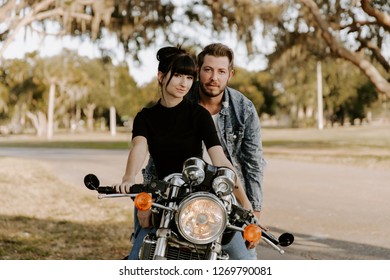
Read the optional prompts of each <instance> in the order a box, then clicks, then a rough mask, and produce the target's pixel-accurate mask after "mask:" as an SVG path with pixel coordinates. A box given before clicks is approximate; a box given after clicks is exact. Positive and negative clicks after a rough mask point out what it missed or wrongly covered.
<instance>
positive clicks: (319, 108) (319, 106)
mask: <svg viewBox="0 0 390 280" xmlns="http://www.w3.org/2000/svg"><path fill="white" fill-rule="evenodd" d="M317 111H318V129H319V130H322V129H323V128H324V115H323V103H322V67H321V61H318V62H317Z"/></svg>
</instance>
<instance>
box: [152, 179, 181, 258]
mask: <svg viewBox="0 0 390 280" xmlns="http://www.w3.org/2000/svg"><path fill="white" fill-rule="evenodd" d="M164 180H167V181H168V180H169V181H170V183H171V184H172V185H173V186H174V187H173V188H172V190H171V193H170V195H169V197H177V194H178V193H179V190H180V186H181V185H183V184H184V181H183V179H182V178H181V174H173V175H171V176H170V177H168V178H165V179H164ZM173 210H176V202H170V203H169V204H168V207H167V208H166V209H165V210H164V213H163V215H162V219H161V222H160V227H159V228H158V230H157V232H156V235H157V243H156V250H155V252H154V257H153V259H154V260H166V259H167V257H166V256H165V255H166V251H167V247H168V238H169V237H170V236H171V233H172V230H171V229H170V227H169V225H170V222H171V220H172V218H173V217H172V216H173Z"/></svg>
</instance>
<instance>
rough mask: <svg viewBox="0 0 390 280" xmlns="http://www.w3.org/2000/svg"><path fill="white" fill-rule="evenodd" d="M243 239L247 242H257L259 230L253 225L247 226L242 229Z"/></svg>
mask: <svg viewBox="0 0 390 280" xmlns="http://www.w3.org/2000/svg"><path fill="white" fill-rule="evenodd" d="M244 239H245V240H246V241H248V242H257V241H259V240H260V239H261V228H260V227H259V226H256V225H255V224H250V225H247V226H246V227H245V229H244Z"/></svg>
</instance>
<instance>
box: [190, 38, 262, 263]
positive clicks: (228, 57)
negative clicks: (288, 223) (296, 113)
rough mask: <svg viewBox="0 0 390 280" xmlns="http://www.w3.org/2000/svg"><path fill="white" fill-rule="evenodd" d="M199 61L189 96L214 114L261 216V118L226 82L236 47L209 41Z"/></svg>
mask: <svg viewBox="0 0 390 280" xmlns="http://www.w3.org/2000/svg"><path fill="white" fill-rule="evenodd" d="M197 64H198V79H199V82H198V83H197V84H196V85H195V86H194V89H193V90H192V91H190V93H188V95H187V97H188V98H190V99H191V100H193V101H194V102H197V103H199V104H200V105H202V106H203V107H205V108H206V109H207V110H208V111H209V112H210V114H211V115H212V116H213V119H214V121H215V124H216V127H217V131H218V133H219V136H220V140H221V143H222V147H223V148H224V151H225V154H226V156H227V157H228V158H229V159H230V161H231V162H232V163H233V166H234V167H235V169H236V171H237V173H238V176H239V177H240V179H241V181H242V182H243V184H244V186H245V189H246V194H247V196H248V198H249V200H250V202H251V204H252V207H253V209H254V214H255V215H256V217H257V219H258V220H260V211H261V206H262V202H263V192H262V185H263V170H264V167H265V160H264V159H263V148H262V141H261V128H260V121H259V118H258V115H257V112H256V109H255V107H254V105H253V103H252V102H251V101H250V100H249V99H248V98H246V97H245V96H244V95H243V94H242V93H240V92H239V91H237V90H235V89H232V88H229V87H228V86H227V85H228V82H229V80H230V79H231V78H232V77H233V75H234V70H233V67H234V54H233V51H232V50H231V49H230V48H229V47H227V46H226V45H223V44H219V43H215V44H210V45H208V46H206V47H205V48H204V49H203V50H202V51H201V52H200V53H199V54H198V59H197ZM237 234H238V233H237ZM237 234H236V235H237ZM241 239H242V238H241ZM233 247H234V244H233V242H231V243H230V244H228V245H227V246H225V247H224V249H225V250H226V251H227V252H228V253H229V255H230V257H231V258H232V259H242V258H245V259H246V258H248V256H247V255H245V254H244V255H242V254H239V253H238V252H237V250H235V249H233ZM248 249H251V250H250V254H251V257H249V258H250V259H252V258H253V259H256V258H257V257H256V251H255V248H248ZM244 253H245V252H244Z"/></svg>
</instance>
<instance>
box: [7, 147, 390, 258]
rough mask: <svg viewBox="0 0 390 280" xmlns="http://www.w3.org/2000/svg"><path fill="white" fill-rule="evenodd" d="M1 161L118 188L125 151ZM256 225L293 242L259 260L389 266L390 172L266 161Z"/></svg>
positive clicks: (43, 153)
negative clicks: (23, 162) (38, 164)
mask: <svg viewBox="0 0 390 280" xmlns="http://www.w3.org/2000/svg"><path fill="white" fill-rule="evenodd" d="M0 156H11V157H26V158H32V159H37V160H42V161H45V162H48V163H50V164H51V166H52V168H53V170H54V171H55V172H56V174H57V176H58V177H59V178H61V179H62V180H64V181H67V182H69V183H72V184H80V185H82V182H83V178H84V176H85V174H87V173H94V174H96V175H97V176H98V177H99V179H100V181H101V183H102V184H112V183H115V182H118V181H119V180H120V179H121V177H122V175H123V171H124V167H125V163H126V159H127V151H123V150H121V151H118V150H109V151H106V150H84V149H45V148H35V149H25V148H1V149H0ZM267 161H268V165H267V168H266V171H265V181H264V183H265V188H264V195H265V198H264V211H263V213H262V224H263V225H265V226H267V227H268V228H269V229H270V232H272V233H273V234H274V235H276V236H278V235H280V234H281V233H283V232H290V233H292V234H294V236H295V242H294V244H293V245H291V246H290V247H287V248H284V250H285V254H283V255H281V254H279V253H277V252H276V251H275V250H273V249H271V248H270V247H269V246H268V245H266V244H264V242H262V245H261V246H259V247H258V256H259V259H267V260H274V259H297V260H298V259H305V260H311V259H320V260H342V259H351V260H358V259H362V260H370V259H372V260H381V259H385V260H389V259H390V241H389V238H388V236H389V234H390V226H389V221H390V218H389V217H390V204H389V202H388V201H389V198H390V172H389V171H388V170H377V169H369V168H362V167H356V166H343V165H333V164H324V163H318V162H310V163H309V162H300V161H293V160H281V159H273V158H268V159H267Z"/></svg>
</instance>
